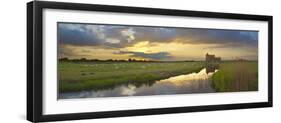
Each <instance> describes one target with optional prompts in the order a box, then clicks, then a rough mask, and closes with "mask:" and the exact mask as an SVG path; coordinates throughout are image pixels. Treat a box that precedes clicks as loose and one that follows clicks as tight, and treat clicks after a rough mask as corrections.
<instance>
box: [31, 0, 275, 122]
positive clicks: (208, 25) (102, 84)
mask: <svg viewBox="0 0 281 123" xmlns="http://www.w3.org/2000/svg"><path fill="white" fill-rule="evenodd" d="M27 50H28V51H27V57H28V58H27V59H28V61H27V69H28V70H27V119H28V120H29V121H33V122H43V121H58V120H77V119H91V118H105V117H121V116H136V115H152V114H168V113H183V112H197V111H212V110H227V109H242V108H258V107H271V106H272V16H266V15H248V14H232V13H216V12H199V11H184V10H170V9H158V8H139V7H125V6H108V5H93V4H81V3H61V2H45V1H35V2H30V3H28V4H27Z"/></svg>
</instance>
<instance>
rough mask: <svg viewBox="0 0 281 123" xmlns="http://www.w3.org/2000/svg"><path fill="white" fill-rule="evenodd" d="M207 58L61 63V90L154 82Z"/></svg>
mask: <svg viewBox="0 0 281 123" xmlns="http://www.w3.org/2000/svg"><path fill="white" fill-rule="evenodd" d="M202 68H204V62H66V61H60V62H59V65H58V73H59V91H60V92H75V91H83V90H91V89H95V90H100V89H109V88H113V87H115V86H116V85H121V84H128V83H131V84H135V85H136V86H140V85H142V84H151V83H153V82H155V81H156V80H161V79H166V78H169V77H172V76H176V75H181V74H188V73H191V72H198V71H199V70H201V69H202Z"/></svg>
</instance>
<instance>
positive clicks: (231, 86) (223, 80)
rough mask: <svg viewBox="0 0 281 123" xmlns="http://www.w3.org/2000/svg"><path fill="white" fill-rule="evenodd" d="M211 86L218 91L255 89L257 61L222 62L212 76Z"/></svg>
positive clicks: (256, 85)
mask: <svg viewBox="0 0 281 123" xmlns="http://www.w3.org/2000/svg"><path fill="white" fill-rule="evenodd" d="M212 86H213V88H214V89H215V90H216V91H218V92H234V91H257V90H258V63H257V62H246V61H241V62H238V61H236V62H223V63H221V64H220V67H219V71H218V72H216V73H215V74H214V75H213V76H212Z"/></svg>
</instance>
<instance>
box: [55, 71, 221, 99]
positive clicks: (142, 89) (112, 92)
mask: <svg viewBox="0 0 281 123" xmlns="http://www.w3.org/2000/svg"><path fill="white" fill-rule="evenodd" d="M211 70H213V69H209V70H208V69H206V68H204V69H202V70H201V71H200V72H198V73H190V74H187V75H179V76H175V77H170V78H168V79H164V80H159V81H156V82H155V83H154V84H153V85H141V86H135V85H133V84H128V85H121V86H118V87H115V88H114V89H108V90H99V91H95V90H93V91H82V92H73V93H62V94H59V98H60V99H67V98H92V97H120V96H141V95H164V94H189V93H209V92H214V90H213V89H212V87H211V81H210V78H211V76H212V75H213V73H214V72H216V70H215V69H214V70H213V72H211Z"/></svg>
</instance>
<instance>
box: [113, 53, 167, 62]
mask: <svg viewBox="0 0 281 123" xmlns="http://www.w3.org/2000/svg"><path fill="white" fill-rule="evenodd" d="M115 54H129V56H130V57H137V58H146V59H152V60H163V59H168V58H171V57H172V56H171V55H170V53H168V52H158V53H144V52H133V51H119V52H116V53H115Z"/></svg>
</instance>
